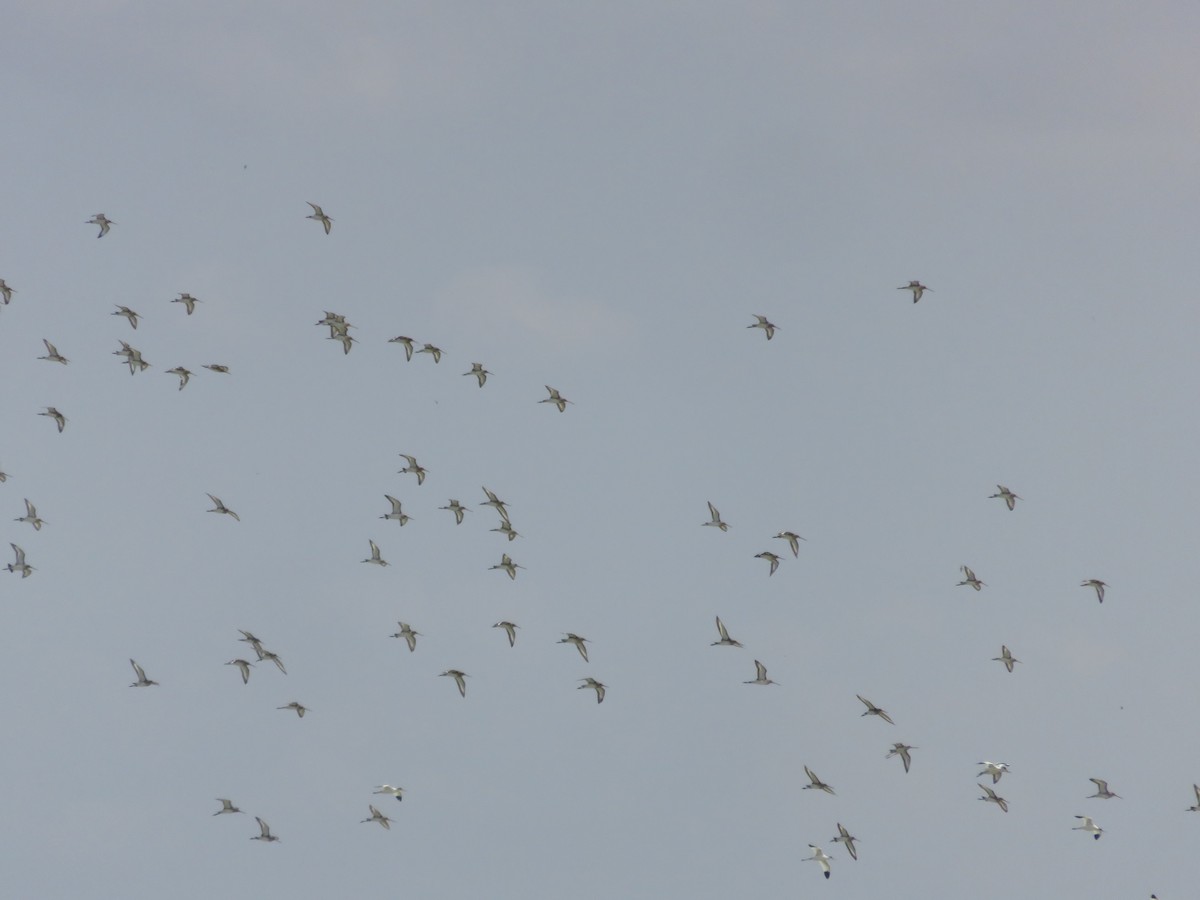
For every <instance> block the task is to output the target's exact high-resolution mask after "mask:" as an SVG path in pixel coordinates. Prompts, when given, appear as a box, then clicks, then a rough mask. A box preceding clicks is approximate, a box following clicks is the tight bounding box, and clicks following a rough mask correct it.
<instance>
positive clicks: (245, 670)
mask: <svg viewBox="0 0 1200 900" xmlns="http://www.w3.org/2000/svg"><path fill="white" fill-rule="evenodd" d="M225 665H227V666H237V667H238V671H239V672H241V673H242V684H248V683H249V682H250V669H251V668H253V667H254V663H252V662H246V660H244V659H231V660H230V661H229V662H227V663H225Z"/></svg>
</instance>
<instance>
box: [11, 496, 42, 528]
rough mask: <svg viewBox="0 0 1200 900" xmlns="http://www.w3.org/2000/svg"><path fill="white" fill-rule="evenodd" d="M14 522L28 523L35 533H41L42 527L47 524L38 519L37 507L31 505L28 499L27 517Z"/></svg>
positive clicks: (26, 505)
mask: <svg viewBox="0 0 1200 900" xmlns="http://www.w3.org/2000/svg"><path fill="white" fill-rule="evenodd" d="M14 521H16V522H28V523H29V524H30V525H32V526H33V530H34V531H41V530H42V526H43V525H45V524H46V523H45V521H44V520H42V519H40V518H38V514H37V507H36V506H34V505H33V504H32V503H30V502H29V500H28V499H26V500H25V515H23V516H21V518H19V519H15V520H14Z"/></svg>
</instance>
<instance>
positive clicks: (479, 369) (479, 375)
mask: <svg viewBox="0 0 1200 900" xmlns="http://www.w3.org/2000/svg"><path fill="white" fill-rule="evenodd" d="M491 374H492V373H491V372H489V371H488V370H487V369H485V368H484V367H483V363H471V371H470V372H463V375H474V376H475V379H476V380H477V381H478V382H479V386H480V387H483V383H484V382H485V381H487V377H488V376H489V375H491Z"/></svg>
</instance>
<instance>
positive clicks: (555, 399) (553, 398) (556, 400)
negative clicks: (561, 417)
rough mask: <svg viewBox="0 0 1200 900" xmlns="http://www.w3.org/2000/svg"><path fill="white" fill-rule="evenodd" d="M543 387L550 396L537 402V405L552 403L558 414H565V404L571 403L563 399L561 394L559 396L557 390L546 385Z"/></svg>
mask: <svg viewBox="0 0 1200 900" xmlns="http://www.w3.org/2000/svg"><path fill="white" fill-rule="evenodd" d="M545 387H546V390H548V391H549V392H550V396H549V397H546V398H545V399H544V400H539V401H538V403H553V404H554V405H555V406H557V407H558V411H559V412H566V411H567V404H568V403H571V402H572V401H570V400H568V399H567V398H566V397H564V396H563V395H562V394H560V393H559V392H558V388H552V387H550V385H548V384H547V385H546V386H545Z"/></svg>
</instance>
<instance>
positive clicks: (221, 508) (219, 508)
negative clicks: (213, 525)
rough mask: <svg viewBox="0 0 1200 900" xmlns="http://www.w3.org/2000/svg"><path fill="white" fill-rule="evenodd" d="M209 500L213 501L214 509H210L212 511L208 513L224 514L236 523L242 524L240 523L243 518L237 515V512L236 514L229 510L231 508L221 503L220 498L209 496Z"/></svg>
mask: <svg viewBox="0 0 1200 900" xmlns="http://www.w3.org/2000/svg"><path fill="white" fill-rule="evenodd" d="M208 499H209V500H211V501H212V502H213V508H212V509H210V510H208V512H211V513H223V514H224V515H227V516H230V517H232V519H233V521H235V522H240V521H242V518H241V516H239V515H238V514H237V513H235V512H234V511H233V510H232V509H230V508H229V507H227V506H226V505H225V504H224V503H222V502H221V500H220V498H218V497H214V496H213V495H212V494H209V495H208Z"/></svg>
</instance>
